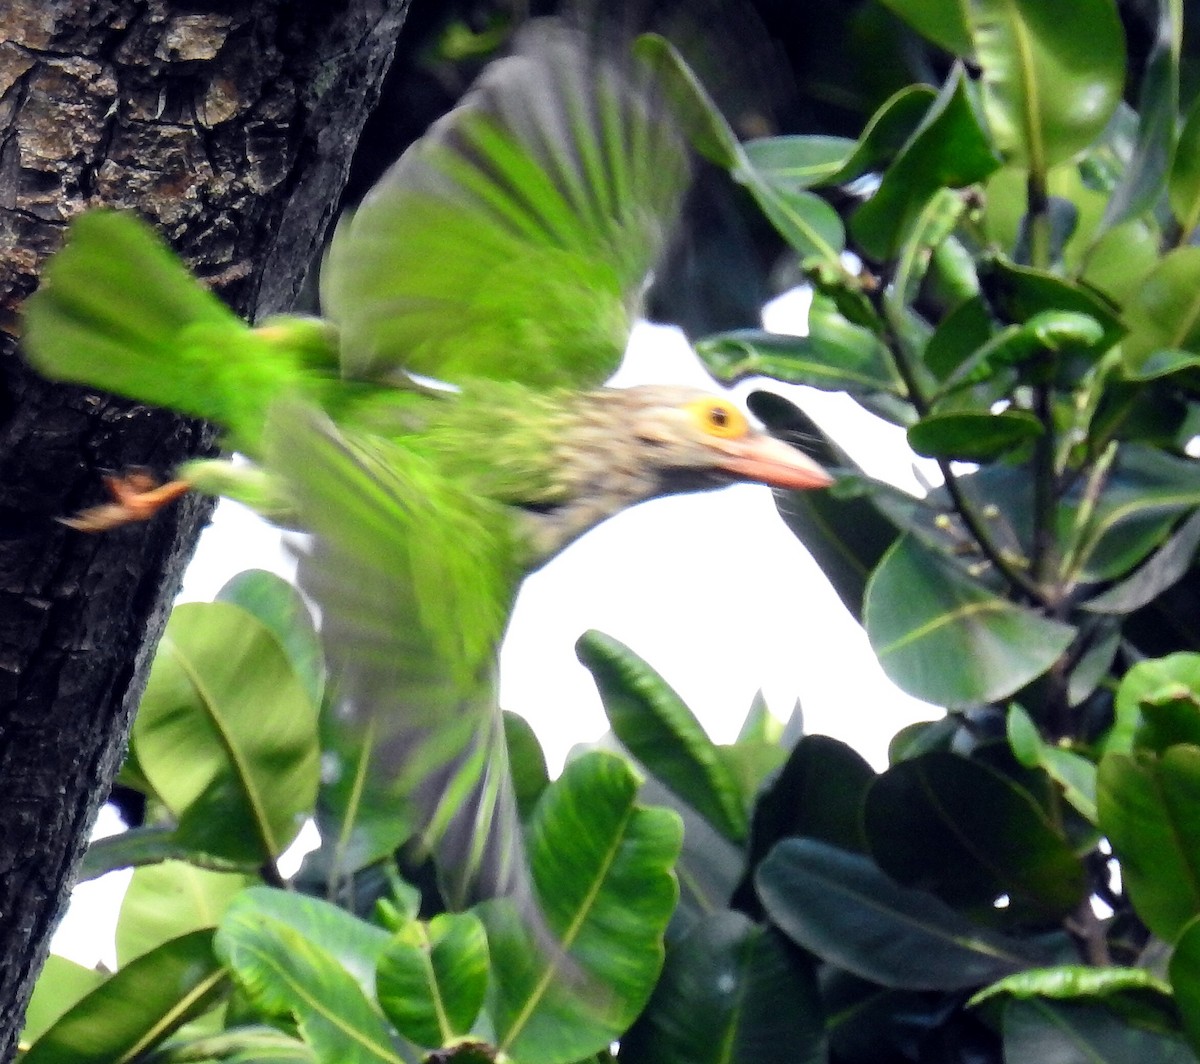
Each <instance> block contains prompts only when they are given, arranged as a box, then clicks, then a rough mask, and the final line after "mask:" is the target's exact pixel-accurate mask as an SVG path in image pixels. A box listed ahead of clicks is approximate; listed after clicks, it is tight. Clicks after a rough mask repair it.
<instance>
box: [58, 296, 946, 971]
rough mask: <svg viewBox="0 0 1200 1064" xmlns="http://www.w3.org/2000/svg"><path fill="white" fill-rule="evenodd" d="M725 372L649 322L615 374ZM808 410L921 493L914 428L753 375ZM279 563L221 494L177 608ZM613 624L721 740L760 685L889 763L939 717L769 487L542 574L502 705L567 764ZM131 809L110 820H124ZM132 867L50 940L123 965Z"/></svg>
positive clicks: (869, 460)
mask: <svg viewBox="0 0 1200 1064" xmlns="http://www.w3.org/2000/svg"><path fill="white" fill-rule="evenodd" d="M807 303H808V299H807V294H806V293H802V292H794V293H790V294H788V295H786V296H783V297H781V298H780V299H779V300H776V302H775V303H774V304H772V305H771V306H770V307H768V308H767V310H766V311H765V312H764V322H765V324H766V325H767V326H768V327H769V328H771V329H774V330H775V331H778V332H800V331H802V329H803V323H804V320H805V315H806V313H807ZM613 383H614V384H616V385H619V386H628V385H634V384H642V383H656V384H669V383H670V384H691V385H696V386H699V387H707V388H711V387H712V386H713V385H712V381H711V379H710V378H709V377H708V375H707V374H706V373H705V372H704V370H703V368H702V367H701V366H700V364H699V362H698V361H697V360H696V357H695V355H694V354H693V353H692V352H691V350H690V348H689V347H688V346H687V344H686V342H685V341H684V339H683V337H682V335H681V334H679V333H678V332H677V331H676V330H673V329H667V328H661V327H654V326H649V325H642V326H639V327H638V329H637V330H636V331H635V334H634V339H633V342H632V343H631V345H630V352H629V355H628V357H627V359H626V363H625V365H624V366H623V367H622V369H621V371H620V372H619V373H618V374H617V376H616V377H615V378H614V381H613ZM764 386H769V387H770V388H771V389H772V390H774V391H778V392H779V393H780V394H782V395H785V396H787V397H788V398H789V399H792V400H793V401H794V402H796V403H797V404H798V405H800V406H802V407H803V408H804V409H805V410H806V412H808V413H809V414H810V415H811V416H812V417H813V418H814V420H816V421H818V422H819V423H820V424H821V425H822V427H823V428H825V429H826V431H828V432H829V433H830V434H831V435H833V436H835V437H836V438H837V440H838V442H839V443H840V444H841V445H842V447H844V448H845V449H846V450H847V451H848V452H850V454H851V456H852V457H853V458H854V459H855V460H856V461H858V462H859V463H860V464H861V465H862V466H863V467H864V468H865V469H866V471H867V472H868V473H870V474H871V475H873V476H875V477H878V478H880V479H884V480H889V481H891V482H893V483H895V484H898V485H900V486H902V487H905V488H908V489H909V490H913V491H918V490H920V489H919V485H918V482H917V480H916V478H915V476H914V475H913V471H912V466H913V456H912V453H911V452H910V451H909V449H908V446H907V443H906V441H905V439H904V434H903V432H902V431H901V430H899V429H897V428H895V427H894V426H891V425H887V424H886V423H884V422H882V421H880V420H879V419H878V418H875V417H873V416H872V415H870V414H867V413H866V412H865V411H863V410H862V409H861V408H860V407H858V406H857V404H855V403H854V402H853V401H851V400H850V399H849V398H848V397H846V396H845V395H841V394H828V393H822V392H817V391H815V390H813V389H810V388H801V387H794V386H788V385H779V384H776V383H774V382H770V383H769V384H764V383H763V382H759V383H757V384H754V383H747V384H743V385H741V386H739V387H738V388H737V389H735V394H736V395H738V396H739V397H742V398H744V396H745V393H746V392H748V391H751V390H754V388H756V387H764ZM248 568H264V569H271V570H273V571H276V572H280V573H282V574H283V575H285V576H290V575H291V573H292V566H291V563H290V560H289V559H288V558H287V557H286V556H285V555H284V553H283V551H282V550H281V548H280V537H279V533H278V532H276V531H275V530H274V529H272V528H270V527H269V526H267V525H266V524H265V523H263V522H262V521H260V520H259V519H258V518H257V517H255V515H253V514H252V513H250V511H248V510H246V509H244V508H243V507H240V506H237V505H236V504H234V503H229V502H222V503H221V505H220V506H219V507H218V509H217V512H216V515H215V517H214V519H213V522H212V525H211V526H210V527H209V528H208V529H206V530H205V532H204V534H203V535H202V537H201V540H200V545H199V547H198V548H197V551H196V555H195V558H194V559H193V561H192V563H191V566H190V567H189V569H188V572H187V574H186V576H185V578H184V584H183V591H182V592H181V595H180V599H179V601H208V600H210V599H211V598H212V597H213V596H214V595H215V594H216V592H217V590H218V589H219V588H220V587H221V586H222V585H223V584H224V583H225V581H226V580H228V579H229V578H230V577H231V576H233V575H234V574H235V573H238V572H241V571H242V570H243V569H248ZM589 628H598V629H600V630H601V631H603V632H605V633H607V634H608V635H611V636H614V637H615V638H617V639H619V640H621V641H622V642H624V643H625V644H626V645H628V646H629V647H630V648H631V649H632V650H633V651H634V652H635V653H637V654H638V655H640V656H641V657H642V658H644V659H645V660H646V661H647V662H648V663H649V664H650V665H651V666H653V667H654V668H655V669H656V670H657V671H658V672H659V673H661V674H662V676H663V677H664V678H665V679H666V680H667V682H668V683H670V684H671V685H672V686H673V687H674V688H675V690H676V691H678V692H679V694H680V695H681V696H682V697H683V700H684V701H685V702H686V703H687V704H688V705H689V706H690V707H691V708H692V710H693V711H694V712H695V713H696V715H697V716H698V717H699V719H700V720H701V722H702V723H703V725H704V727H705V728H706V729H707V730H708V732H709V734H710V735H711V736H712V737H713V739H714V740H716V741H717V742H731V741H732V740H733V739H734V738H735V737H736V735H737V732H738V729H739V727H740V726H741V723H742V719H743V717H744V716H745V714H746V711H747V709H748V708H749V706H750V703H751V700H752V699H753V697H754V695H755V692H756V691H758V690H759V689H760V688H761V689H762V690H763V691H764V693H765V695H766V699H767V703H768V705H769V706H770V708H771V709H772V710H773V711H774V713H775V714H776V715H777V716H778V717H780V718H781V719H782V720H786V719H787V718H788V716H790V714H791V711H792V707H793V705H794V704H795V702H796V701H797V699H798V700H799V701H800V704H801V705H802V707H803V712H804V721H805V730H806V731H808V732H820V733H824V734H826V735H832V736H835V737H836V738H839V739H843V740H844V741H846V742H847V743H849V744H850V745H851V746H853V747H854V748H855V749H857V750H858V751H859V752H860V753H862V754H863V755H864V756H865V757H866V758H867V759H868V760H869V761H871V762H872V763H873V764H874V765H875V766H876V767H877V768H882V767H883V766H884V765H885V764H886V751H887V743H888V740H889V739H890V738H891V736H892V735H893V734H894V733H895V732H896V731H897V730H899V729H900V728H901V727H903V726H904V725H905V724H907V723H909V722H911V721H914V720H919V719H930V718H932V717H935V716H938V715H940V711H938V710H936V709H933V708H932V707H929V706H926V705H924V704H923V703H920V702H917V701H916V700H914V699H912V698H910V697H909V696H907V695H905V694H903V693H902V692H900V691H898V690H897V689H896V688H895V687H894V686H893V685H892V684H891V683H890V682H889V681H888V680H887V678H886V677H885V676H884V675H883V673H882V671H881V669H880V668H879V665H878V663H877V662H876V660H875V657H874V655H873V654H872V653H871V650H870V648H869V646H868V645H867V640H866V637H865V635H864V634H863V632H862V630H861V628H859V626H858V625H857V624H856V623H855V622H854V621H853V620H852V619H851V617H850V615H849V614H848V613H847V612H846V610H845V608H844V607H843V606H842V604H841V602H840V601H839V599H838V598H837V596H836V595H835V594H834V592H833V589H832V588H831V587H830V586H829V584H828V582H827V581H826V580H825V577H824V576H823V575H822V573H821V571H820V570H819V569H818V568H817V566H816V564H815V563H814V562H813V561H812V559H811V558H810V557H809V555H808V553H807V551H805V550H804V548H803V547H802V546H801V545H800V543H799V542H798V541H797V540H796V538H795V537H794V536H793V535H792V534H791V532H789V531H788V529H787V528H786V527H785V526H784V524H783V522H782V521H781V520H780V518H779V516H778V515H777V514H776V512H775V507H774V504H773V502H772V498H771V493H770V491H769V490H768V489H766V488H762V487H757V486H749V485H746V486H738V487H732V488H726V489H724V490H722V491H718V492H710V493H706V494H697V495H689V496H678V497H675V498H670V499H660V500H655V501H653V502H649V503H644V504H643V505H641V506H638V507H635V508H633V509H632V510H628V511H626V512H625V513H622V514H618V515H617V516H616V517H614V518H612V519H610V520H609V521H607V522H605V523H604V524H603V525H601V526H600V527H599V528H597V529H595V530H594V531H592V532H590V533H588V534H587V535H586V536H584V537H583V538H582V539H581V540H579V541H578V542H576V543H575V544H573V545H572V546H571V547H569V548H568V549H567V550H565V551H564V552H563V553H562V554H561V555H559V556H558V557H557V558H555V559H554V560H553V561H551V562H550V563H549V564H548V565H546V566H545V567H544V568H543V569H542V570H541V571H539V572H537V573H535V574H534V575H533V576H531V577H529V579H528V580H526V582H525V585H524V587H523V588H522V590H521V594H520V597H519V599H518V601H517V607H516V611H515V613H514V615H513V619H512V623H511V626H510V628H509V633H508V637H507V639H506V640H505V643H504V647H503V650H502V653H501V658H500V662H501V684H500V696H501V703H502V704H503V706H504V707H505V708H506V709H511V710H514V711H515V712H517V713H520V714H521V715H522V716H524V717H526V719H528V720H529V722H530V723H531V724H532V725H533V727H534V730H535V731H536V732H537V734H538V736H539V737H540V738H541V741H542V744H543V746H544V748H545V750H546V756H547V760H548V762H549V763H550V766H551V771H552V772H556V771H557V770H558V768H560V767H561V765H562V762H563V760H564V758H565V757H566V755H567V752H568V751H569V750H570V748H571V747H572V746H573V745H574V744H576V743H579V742H591V741H594V740H596V739H597V738H599V737H600V735H601V734H603V732H604V731H605V730H606V721H605V718H604V714H603V710H602V708H601V705H600V700H599V697H598V695H597V693H596V689H595V686H594V684H593V683H592V680H591V675H590V674H589V673H588V672H587V670H586V669H584V668H583V666H582V665H580V664H579V663H578V661H577V660H576V658H575V652H574V645H575V641H576V639H578V638H579V636H580V635H582V634H583V632H585V631H586V630H587V629H589ZM113 821H115V818H112V820H111V821H110V820H108V819H107V818H106V819H105V820H103V821H102V822H101V824H100V825H98V831H99V832H100V833H105V834H106V833H109V832H110V831H112V830H116V829H117V828H118V827H119V824H116V823H114V822H113ZM128 877H129V873H128V872H117V873H112V874H110V875H109V876H106V877H104V878H103V879H102V880H99V881H97V882H95V883H90V884H84V885H83V886H82V887H80V888H79V889H78V890H77V891H76V897H75V899H73V902H72V910H71V912H70V913H69V914H68V916H67V918H66V919H65V920H64V921H63V923H62V925H61V926H60V927H59V929H58V932H57V933H56V935H55V939H54V943H53V946H52V949H53V950H54V952H56V953H62V954H64V955H66V956H69V957H71V958H72V959H75V960H78V961H80V962H81V963H86V964H92V963H95V961H96V959H97V958H98V957H99V958H101V959H103V960H104V961H105V963H106V964H109V965H110V966H111V965H113V964H114V960H113V955H112V933H113V928H114V926H115V922H116V912H117V907H118V906H119V899H120V896H121V895H122V894H123V892H124V889H125V884H126V883H127V882H128Z"/></svg>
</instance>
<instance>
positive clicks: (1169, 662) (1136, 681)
mask: <svg viewBox="0 0 1200 1064" xmlns="http://www.w3.org/2000/svg"><path fill="white" fill-rule="evenodd" d="M1116 719H1117V720H1119V721H1125V722H1134V726H1135V729H1136V730H1135V731H1134V733H1133V746H1134V747H1135V748H1137V749H1140V750H1149V751H1152V752H1154V753H1164V752H1165V751H1166V750H1167V748H1168V747H1171V746H1174V745H1176V744H1188V745H1191V746H1196V747H1200V654H1195V653H1190V652H1187V651H1180V652H1178V653H1175V654H1168V655H1166V656H1165V657H1162V658H1151V659H1150V660H1148V661H1139V662H1138V663H1137V664H1136V665H1134V666H1133V668H1131V669H1130V670H1129V671H1128V672H1127V673H1126V674H1125V675H1124V676H1123V677H1122V678H1121V683H1120V686H1118V687H1117V701H1116Z"/></svg>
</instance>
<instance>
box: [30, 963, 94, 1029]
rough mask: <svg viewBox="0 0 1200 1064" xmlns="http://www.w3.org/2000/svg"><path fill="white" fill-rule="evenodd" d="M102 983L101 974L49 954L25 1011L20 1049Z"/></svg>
mask: <svg viewBox="0 0 1200 1064" xmlns="http://www.w3.org/2000/svg"><path fill="white" fill-rule="evenodd" d="M104 980H105V975H104V973H103V972H100V971H97V970H96V969H94V968H85V967H84V966H83V965H82V964H76V963H75V962H74V961H69V960H67V958H66V957H60V956H58V955H57V954H55V953H51V954H50V956H48V957H47V958H46V963H45V964H44V965H43V966H42V970H41V972H40V973H39V974H38V978H37V982H36V983H35V984H34V987H33V996H32V997H31V998H30V999H29V1007H28V1008H27V1009H26V1010H25V1026H24V1027H22V1028H21V1045H22V1046H27V1045H30V1044H31V1043H33V1042H35V1041H36V1040H37V1039H38V1038H40V1037H41V1036H42V1035H43V1034H44V1033H45V1032H46V1031H47V1030H49V1029H50V1028H51V1027H52V1026H53V1025H54V1023H55V1021H57V1020H58V1018H59V1017H60V1016H62V1014H63V1013H64V1012H66V1011H67V1010H68V1009H69V1008H70V1007H71V1006H72V1005H74V1004H75V1003H76V1002H77V1001H79V1000H80V999H81V998H83V997H84V996H85V995H87V994H90V993H91V992H92V991H93V990H95V989H96V987H98V986H99V985H100V984H101V983H103V982H104Z"/></svg>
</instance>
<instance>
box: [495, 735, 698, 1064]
mask: <svg viewBox="0 0 1200 1064" xmlns="http://www.w3.org/2000/svg"><path fill="white" fill-rule="evenodd" d="M637 786H638V785H637V780H636V779H635V777H634V775H633V772H632V770H631V769H630V767H629V765H628V764H627V763H626V762H625V761H624V760H623V759H621V758H619V757H616V756H614V755H611V754H601V753H590V754H585V755H584V756H583V757H581V758H578V759H577V760H575V761H572V762H571V763H570V764H568V765H567V767H566V769H565V770H564V772H563V774H562V775H561V776H560V777H559V778H558V779H557V780H556V781H555V782H554V783H552V784H551V785H550V786H549V787H548V788H547V789H546V792H545V793H544V794H543V795H542V800H541V801H540V802H539V803H538V806H537V809H536V810H535V812H534V817H533V821H532V822H531V824H530V826H529V838H528V847H527V849H528V856H529V860H530V864H531V867H532V871H533V878H534V882H535V884H536V887H537V891H538V896H539V899H540V902H541V910H542V914H543V916H544V918H545V922H546V933H548V934H549V935H551V936H552V937H553V938H555V939H556V940H557V943H558V946H559V947H561V948H553V949H552V948H549V947H547V945H546V944H545V943H544V942H540V941H538V937H537V936H535V935H534V933H532V932H531V931H530V930H529V928H528V927H527V926H526V924H525V923H524V921H523V920H522V918H521V917H520V916H519V915H518V914H517V911H516V909H515V908H514V907H513V906H512V905H511V904H509V903H508V901H507V900H500V901H496V902H490V903H488V904H487V905H486V906H484V907H483V909H482V912H481V915H482V916H483V919H484V924H485V925H486V927H487V932H488V945H489V947H490V950H491V956H492V973H493V980H492V983H491V989H490V991H489V1005H488V1007H489V1011H490V1013H491V1016H492V1020H493V1023H494V1027H495V1032H496V1039H497V1045H498V1047H499V1048H500V1049H501V1050H502V1051H503V1052H505V1053H507V1054H508V1055H509V1056H510V1057H512V1058H513V1059H514V1060H519V1061H522V1064H550V1062H558V1064H566V1062H570V1061H576V1060H579V1059H580V1058H582V1057H585V1056H587V1055H588V1054H591V1053H596V1052H598V1051H599V1050H601V1049H602V1048H604V1047H606V1046H607V1045H608V1044H609V1043H610V1042H611V1041H612V1040H613V1039H614V1038H617V1037H619V1036H620V1035H621V1034H622V1033H624V1031H625V1030H626V1029H627V1028H628V1027H629V1025H630V1024H631V1023H632V1022H633V1020H634V1018H635V1017H636V1016H637V1014H638V1013H639V1012H640V1011H641V1010H642V1008H643V1007H644V1006H645V1004H646V1001H647V999H648V998H649V996H650V991H651V990H652V989H653V987H654V983H655V980H656V979H657V978H658V973H659V970H660V969H661V967H662V958H663V947H662V935H663V931H664V929H665V928H666V925H667V921H668V920H669V919H670V916H671V913H672V911H673V910H674V908H675V902H676V898H677V896H678V892H677V889H676V885H675V880H674V877H673V876H672V875H671V868H672V866H673V865H674V863H675V859H676V857H677V856H678V854H679V847H680V842H681V838H680V836H681V831H680V824H679V819H678V818H677V817H676V816H675V815H674V814H673V813H671V812H669V811H667V810H663V809H647V808H643V807H641V806H639V805H638V804H637V803H636V796H637Z"/></svg>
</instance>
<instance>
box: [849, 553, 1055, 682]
mask: <svg viewBox="0 0 1200 1064" xmlns="http://www.w3.org/2000/svg"><path fill="white" fill-rule="evenodd" d="M864 613H865V617H866V629H867V635H868V637H869V638H870V640H871V645H872V647H874V649H875V653H876V654H877V655H878V656H879V661H880V664H882V666H883V670H884V672H886V673H887V674H888V676H889V677H891V679H892V680H893V681H894V682H895V683H896V684H897V685H898V686H900V687H901V688H903V689H904V690H905V691H907V692H908V693H909V694H911V695H915V696H916V697H917V698H923V699H925V700H926V701H928V702H934V703H937V704H939V705H945V706H960V705H968V704H971V703H975V702H995V701H997V700H999V699H1002V698H1005V697H1007V696H1008V695H1010V694H1012V693H1013V692H1014V691H1017V690H1019V689H1020V688H1022V687H1024V686H1025V684H1027V683H1028V682H1029V681H1031V680H1033V679H1034V678H1036V677H1038V676H1040V675H1041V674H1042V673H1044V672H1045V671H1046V670H1047V669H1049V668H1050V667H1051V666H1052V665H1053V664H1054V662H1055V661H1057V660H1058V658H1059V656H1060V655H1061V654H1062V653H1063V652H1064V651H1065V650H1066V648H1067V647H1068V646H1069V645H1070V643H1071V640H1072V638H1073V637H1074V630H1073V629H1072V628H1070V627H1069V626H1067V625H1065V624H1061V623H1059V622H1057V621H1052V620H1048V619H1047V618H1045V617H1042V616H1040V615H1038V614H1037V613H1034V612H1033V611H1032V610H1028V609H1026V608H1024V607H1023V606H1019V605H1017V604H1016V603H1013V602H1009V601H1008V600H1007V599H1004V598H1001V597H999V596H998V595H995V594H993V593H992V592H991V591H989V590H988V589H987V588H986V587H984V586H983V585H982V584H979V583H976V582H975V581H973V580H971V579H970V578H969V577H967V576H966V574H965V573H963V572H962V570H960V569H959V568H958V567H957V566H956V565H954V564H953V563H951V562H949V561H947V560H945V559H944V558H942V557H941V556H939V555H937V554H935V553H934V552H933V551H932V550H930V549H929V548H928V547H925V546H923V545H922V544H921V543H920V541H919V540H918V539H917V538H916V537H915V536H912V535H908V536H905V537H903V538H902V539H900V540H899V541H898V542H897V543H896V544H895V545H894V546H892V548H891V549H890V550H889V551H888V553H887V554H886V555H885V556H884V558H883V561H882V562H880V564H879V567H878V568H877V569H876V570H875V572H874V574H873V575H872V577H871V580H870V583H869V584H868V585H867V597H866V604H865V607H864Z"/></svg>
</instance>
